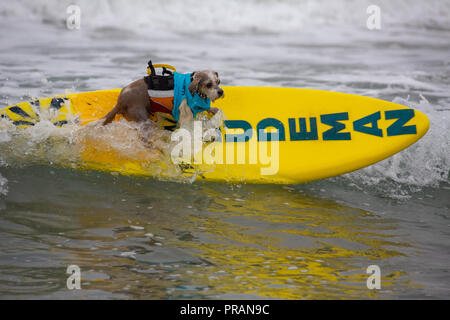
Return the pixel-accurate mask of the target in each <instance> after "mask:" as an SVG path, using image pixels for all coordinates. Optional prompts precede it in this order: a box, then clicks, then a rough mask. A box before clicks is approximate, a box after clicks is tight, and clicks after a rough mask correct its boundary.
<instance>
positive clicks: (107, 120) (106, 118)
mask: <svg viewBox="0 0 450 320" xmlns="http://www.w3.org/2000/svg"><path fill="white" fill-rule="evenodd" d="M119 109H120V108H119V105H118V104H116V105H115V106H114V108H113V109H112V110H111V111H110V112H108V114H107V115H106V116H104V117H103V119H104V121H103V125H104V126H105V125H107V124H108V123H111V122H112V121H113V120H114V118H115V116H116V114H118V113H119Z"/></svg>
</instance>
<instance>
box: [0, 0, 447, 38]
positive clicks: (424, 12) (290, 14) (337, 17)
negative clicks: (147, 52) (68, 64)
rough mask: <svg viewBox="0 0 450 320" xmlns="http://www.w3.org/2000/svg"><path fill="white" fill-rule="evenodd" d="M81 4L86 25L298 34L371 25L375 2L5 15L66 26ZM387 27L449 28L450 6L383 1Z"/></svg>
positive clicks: (197, 3)
mask: <svg viewBox="0 0 450 320" xmlns="http://www.w3.org/2000/svg"><path fill="white" fill-rule="evenodd" d="M71 4H77V5H79V6H80V8H81V10H82V27H83V25H84V26H89V27H103V26H120V27H124V26H128V27H129V28H131V29H133V30H136V29H141V30H142V31H144V32H145V31H148V30H155V29H159V30H161V29H168V30H172V31H173V30H178V31H193V30H197V31H214V30H220V31H229V32H236V31H242V30H256V31H258V30H260V31H294V32H295V31H296V30H297V31H298V30H299V29H301V28H304V27H308V26H312V25H323V24H333V25H335V24H340V25H349V24H351V25H358V26H361V27H364V26H365V25H366V20H367V13H366V9H367V7H368V6H369V5H372V4H374V2H373V1H372V0H307V1H293V0H247V1H240V0H218V1H208V0H184V1H176V0H164V1H160V0H134V1H132V2H130V1H128V0H97V1H91V0H75V1H74V0H58V1H57V0H16V1H10V2H2V5H0V14H2V15H4V16H22V17H25V18H27V19H42V20H44V21H46V22H55V23H61V22H62V21H64V19H65V18H66V16H67V14H66V8H67V7H68V6H69V5H71ZM375 4H376V5H378V6H379V7H380V8H381V10H382V13H383V20H382V23H383V24H384V25H385V26H387V25H390V26H392V25H415V26H418V25H420V26H424V27H436V26H446V27H447V28H448V20H449V12H450V10H449V9H450V2H449V1H443V0H429V1H418V0H416V1H411V0H396V1H392V0H378V1H376V3H375Z"/></svg>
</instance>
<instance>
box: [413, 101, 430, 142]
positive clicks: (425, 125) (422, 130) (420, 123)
mask: <svg viewBox="0 0 450 320" xmlns="http://www.w3.org/2000/svg"><path fill="white" fill-rule="evenodd" d="M413 110H414V113H415V118H416V128H417V140H419V139H420V138H422V137H423V136H424V135H425V134H426V133H427V132H428V130H429V129H430V119H428V117H427V116H426V114H425V113H423V112H421V111H419V110H416V109H413ZM417 140H416V141H417Z"/></svg>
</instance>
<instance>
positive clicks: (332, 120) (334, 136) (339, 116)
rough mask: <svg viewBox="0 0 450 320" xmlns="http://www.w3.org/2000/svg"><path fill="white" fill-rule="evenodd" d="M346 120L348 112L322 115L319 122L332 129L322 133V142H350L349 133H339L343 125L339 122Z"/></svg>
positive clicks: (343, 127)
mask: <svg viewBox="0 0 450 320" xmlns="http://www.w3.org/2000/svg"><path fill="white" fill-rule="evenodd" d="M343 120H348V112H341V113H331V114H323V115H321V116H320V121H321V122H322V123H323V124H326V125H329V126H331V127H332V128H331V129H328V130H327V131H325V132H324V133H322V137H323V140H351V139H352V138H351V135H350V132H341V131H342V130H344V129H345V124H343V123H342V122H339V121H343Z"/></svg>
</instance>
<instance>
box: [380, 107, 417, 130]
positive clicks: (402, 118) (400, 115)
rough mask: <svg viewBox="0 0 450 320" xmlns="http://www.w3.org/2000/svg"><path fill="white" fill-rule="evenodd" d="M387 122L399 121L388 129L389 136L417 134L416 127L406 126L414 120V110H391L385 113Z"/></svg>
mask: <svg viewBox="0 0 450 320" xmlns="http://www.w3.org/2000/svg"><path fill="white" fill-rule="evenodd" d="M384 117H385V118H386V120H392V119H397V121H395V122H394V123H393V124H391V125H390V126H389V128H387V130H386V132H387V135H388V136H399V135H402V134H416V133H417V128H416V126H415V125H412V126H405V124H406V123H407V122H408V121H409V120H411V119H412V118H414V110H413V109H400V110H389V111H386V112H385V113H384Z"/></svg>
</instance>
